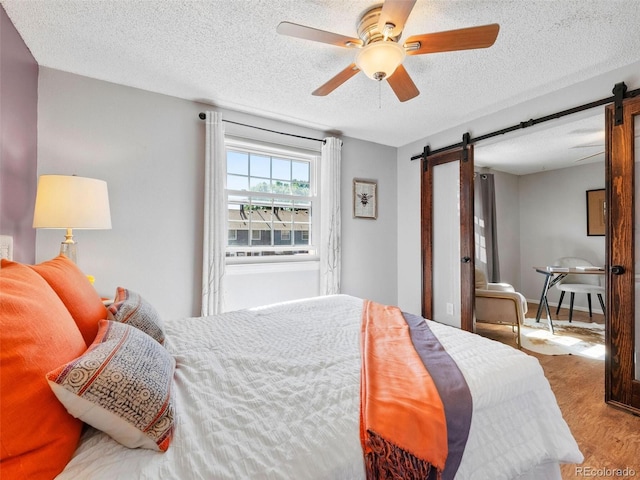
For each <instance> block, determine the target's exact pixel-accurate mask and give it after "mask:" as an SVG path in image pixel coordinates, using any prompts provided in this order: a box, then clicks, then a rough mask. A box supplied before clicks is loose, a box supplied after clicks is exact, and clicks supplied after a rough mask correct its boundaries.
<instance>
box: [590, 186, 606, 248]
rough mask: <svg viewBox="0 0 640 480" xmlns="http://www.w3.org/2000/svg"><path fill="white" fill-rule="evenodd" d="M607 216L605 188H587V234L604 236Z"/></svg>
mask: <svg viewBox="0 0 640 480" xmlns="http://www.w3.org/2000/svg"><path fill="white" fill-rule="evenodd" d="M606 217H607V202H606V198H605V190H604V188H601V189H598V190H587V236H589V237H594V236H602V235H604V234H605V229H606V227H607V224H606Z"/></svg>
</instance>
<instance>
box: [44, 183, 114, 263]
mask: <svg viewBox="0 0 640 480" xmlns="http://www.w3.org/2000/svg"><path fill="white" fill-rule="evenodd" d="M33 228H58V229H66V230H67V234H66V235H65V238H66V240H65V241H64V242H62V244H61V246H60V253H62V254H64V255H66V256H67V257H68V258H70V259H71V260H73V261H74V262H77V243H76V242H75V241H74V240H73V229H74V228H76V229H83V230H87V229H96V230H108V229H110V228H111V212H110V210H109V193H108V191H107V182H105V181H103V180H96V179H94V178H85V177H77V176H75V175H41V176H40V178H39V180H38V190H37V193H36V206H35V209H34V213H33Z"/></svg>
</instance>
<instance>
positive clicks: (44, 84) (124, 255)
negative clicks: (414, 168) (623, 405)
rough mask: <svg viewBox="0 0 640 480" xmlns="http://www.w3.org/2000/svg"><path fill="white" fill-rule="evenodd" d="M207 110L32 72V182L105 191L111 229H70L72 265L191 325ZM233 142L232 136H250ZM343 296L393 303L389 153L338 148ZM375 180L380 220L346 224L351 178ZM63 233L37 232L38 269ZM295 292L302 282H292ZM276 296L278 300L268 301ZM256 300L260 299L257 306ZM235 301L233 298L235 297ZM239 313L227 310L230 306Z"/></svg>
mask: <svg viewBox="0 0 640 480" xmlns="http://www.w3.org/2000/svg"><path fill="white" fill-rule="evenodd" d="M207 109H211V107H210V106H207V105H204V104H200V103H195V102H190V101H186V100H181V99H177V98H174V97H169V96H164V95H158V94H154V93H151V92H147V91H143V90H139V89H135V88H129V87H124V86H121V85H116V84H112V83H107V82H103V81H99V80H94V79H90V78H86V77H82V76H78V75H73V74H70V73H65V72H61V71H57V70H53V69H49V68H41V69H40V81H39V105H38V113H39V118H38V128H39V135H38V149H39V159H38V174H39V175H40V174H45V173H57V174H77V175H80V176H87V177H94V178H99V179H102V180H105V181H107V184H108V186H109V196H110V202H111V216H112V223H113V228H112V230H104V231H91V230H78V231H76V232H75V237H76V238H77V240H78V242H79V247H78V248H79V258H78V264H79V266H80V267H81V268H82V269H83V270H84V271H85V273H87V274H91V275H94V276H95V277H96V284H95V285H96V288H97V289H98V291H99V292H100V293H101V294H103V295H105V296H106V295H112V294H113V292H114V291H115V288H116V287H117V286H119V285H121V286H124V287H127V288H130V289H132V290H135V291H138V292H139V293H140V294H142V295H143V296H144V297H146V298H147V299H148V300H149V301H150V302H151V303H153V304H154V305H155V306H156V307H157V308H158V310H159V311H160V312H161V313H162V314H163V315H165V316H166V317H179V316H187V315H198V314H199V312H200V281H201V275H202V267H201V263H202V253H201V252H202V215H203V208H202V203H203V202H202V199H203V174H204V168H203V162H204V123H203V122H202V121H201V120H199V119H198V113H199V112H201V111H204V110H207ZM222 112H223V117H224V118H226V119H228V120H233V121H238V122H242V123H248V124H252V125H256V126H260V127H264V128H270V129H275V130H280V131H286V132H290V133H294V134H298V135H306V136H310V137H315V138H323V136H327V135H325V134H324V132H319V131H314V130H309V129H305V128H301V127H296V126H294V125H290V124H283V123H281V122H275V121H269V120H266V119H263V118H260V117H255V116H252V115H248V114H242V113H238V112H232V111H224V110H223V111H222ZM247 130H252V131H253V133H247V132H246V131H245V132H241V131H237V129H236V130H235V131H234V132H233V133H235V134H238V135H243V134H246V135H252V134H253V135H255V132H257V131H255V130H253V129H247ZM343 140H344V147H343V155H342V165H343V167H342V202H343V208H342V227H343V277H342V287H343V288H342V291H343V293H348V294H354V295H359V296H362V297H368V298H371V299H373V300H377V301H380V302H386V303H397V296H396V292H397V285H396V258H395V257H396V240H395V235H396V233H395V231H396V218H395V205H396V203H397V190H396V178H395V159H396V157H395V155H396V150H395V148H390V147H384V146H380V145H376V144H372V143H368V142H363V141H359V140H354V139H350V138H344V139H343ZM354 176H358V177H366V178H373V179H377V180H378V182H379V190H380V203H379V204H380V215H379V219H378V220H376V221H363V220H357V219H353V218H352V216H351V181H352V177H354ZM62 238H63V232H62V231H57V230H39V231H38V235H37V250H36V252H37V260H38V261H42V260H45V259H48V258H51V257H52V256H54V255H56V254H57V252H58V249H59V243H60V241H61V240H62ZM289 277H290V278H295V279H296V280H295V281H296V282H298V283H300V280H299V277H298V275H297V274H296V275H293V276H291V275H289ZM287 281H288V280H286V278H285V276H279V275H278V273H277V272H272V274H271V275H270V276H268V279H265V281H263V282H260V287H259V288H260V290H259V291H255V295H251V292H249V293H248V294H247V295H245V298H246V300H247V301H246V305H247V306H248V305H249V304H250V303H251V302H253V301H254V300H255V299H256V298H267V299H273V298H278V295H277V294H278V292H279V291H282V290H283V289H286V282H287ZM268 289H274V295H268V294H266V292H268ZM258 294H259V295H258ZM236 298H238V296H237V295H236ZM237 306H238V305H234V307H237Z"/></svg>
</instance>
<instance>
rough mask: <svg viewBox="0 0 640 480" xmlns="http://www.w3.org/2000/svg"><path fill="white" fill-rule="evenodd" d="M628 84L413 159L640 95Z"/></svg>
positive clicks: (620, 84) (424, 152)
mask: <svg viewBox="0 0 640 480" xmlns="http://www.w3.org/2000/svg"><path fill="white" fill-rule="evenodd" d="M626 88H627V86H626V85H625V84H624V82H622V83H618V84H616V86H615V87H614V89H613V92H614V95H613V96H612V97H607V98H603V99H601V100H596V101H595V102H590V103H585V104H584V105H580V106H578V107H573V108H569V109H567V110H562V111H560V112H556V113H552V114H551V115H546V116H544V117H540V118H537V119H533V118H532V119H530V120H527V121H526V122H520V123H518V124H517V125H512V126H511V127H507V128H503V129H501V130H496V131H493V132H490V133H486V134H484V135H480V136H479V137H475V138H471V137H468V138H467V141H466V142H465V141H464V140H463V141H462V142H459V143H455V144H453V145H449V146H447V147H442V148H438V149H437V150H430V149H429V147H428V146H426V147H425V150H424V151H423V152H422V153H419V154H418V155H414V156H413V157H411V160H417V159H419V158H425V155H426V156H429V155H434V154H436V153H441V152H446V151H447V150H452V149H454V148H460V147H464V146H465V144H470V143H475V142H479V141H481V140H487V139H489V138H492V137H497V136H498V135H504V134H505V133H509V132H513V131H515V130H520V129H522V128H528V127H532V126H534V125H537V124H539V123H543V122H547V121H549V120H556V119H558V118H561V117H564V116H566V115H571V114H573V113H578V112H582V111H584V110H589V109H591V108H595V107H600V106H602V105H606V104H608V103H612V102H615V101H616V100H617V99H618V98H620V99H621V98H631V97H636V96H638V95H640V88H638V89H636V90H631V91H629V92H627V91H626ZM618 89H620V90H622V92H623V93H622V95H621V96H620V95H619V93H618V94H616V90H618ZM465 135H468V133H466V134H465Z"/></svg>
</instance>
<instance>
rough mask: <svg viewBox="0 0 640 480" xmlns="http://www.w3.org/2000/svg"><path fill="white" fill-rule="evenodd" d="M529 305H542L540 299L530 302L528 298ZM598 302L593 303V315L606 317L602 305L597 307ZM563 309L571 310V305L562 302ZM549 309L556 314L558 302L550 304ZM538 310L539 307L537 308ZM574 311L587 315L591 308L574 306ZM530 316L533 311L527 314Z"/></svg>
mask: <svg viewBox="0 0 640 480" xmlns="http://www.w3.org/2000/svg"><path fill="white" fill-rule="evenodd" d="M527 303H534V304H536V305H540V299H539V298H538V299H536V300H530V299H528V298H527ZM596 303H597V302H595V303H593V305H592V307H591V310H592V311H593V313H597V314H598V315H604V313H603V312H602V309H601V308H600V304H598V305H596ZM562 305H563V306H562V308H566V309H567V310H569V304H568V303H565V302H562ZM549 308H551V309H553V310H554V313H555V309H556V308H558V302H549ZM536 309H537V307H536ZM573 309H574V310H576V311H579V312H585V313H589V307H582V306H580V305H574V306H573ZM527 313H528V314H531V310H529V312H527ZM543 316H544V312H543Z"/></svg>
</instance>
